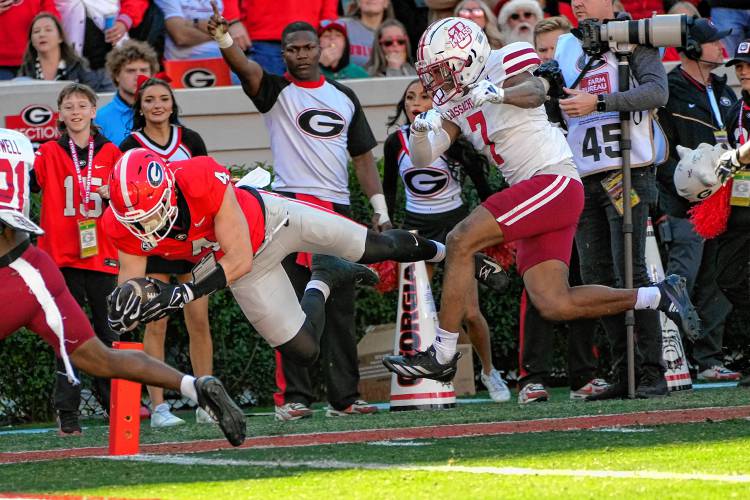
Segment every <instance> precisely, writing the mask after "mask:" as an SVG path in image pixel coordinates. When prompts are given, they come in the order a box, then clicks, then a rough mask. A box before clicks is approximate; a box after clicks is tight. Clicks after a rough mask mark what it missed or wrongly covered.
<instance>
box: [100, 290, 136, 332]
mask: <svg viewBox="0 0 750 500" xmlns="http://www.w3.org/2000/svg"><path fill="white" fill-rule="evenodd" d="M140 316H141V297H140V295H138V294H137V293H136V290H135V288H133V287H132V286H131V285H129V284H127V283H125V284H123V285H122V286H118V287H117V288H115V289H114V290H113V291H112V293H110V294H109V296H108V297H107V323H108V324H109V327H110V328H112V330H114V331H116V332H119V333H125V332H129V331H130V330H133V329H134V328H136V327H137V326H138V324H139V322H140Z"/></svg>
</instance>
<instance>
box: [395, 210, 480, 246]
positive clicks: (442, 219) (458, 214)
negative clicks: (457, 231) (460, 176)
mask: <svg viewBox="0 0 750 500" xmlns="http://www.w3.org/2000/svg"><path fill="white" fill-rule="evenodd" d="M467 215H469V209H468V208H466V205H461V206H460V207H458V208H454V209H453V210H450V211H448V212H441V213H433V214H418V213H415V212H409V211H407V212H406V217H405V218H404V229H416V230H417V231H419V235H420V236H423V237H425V238H427V239H430V240H435V241H439V242H440V243H445V238H446V237H447V236H448V233H449V232H450V230H451V229H453V227H454V226H455V225H456V224H458V223H459V222H461V221H462V220H464V219H465V218H466V216H467Z"/></svg>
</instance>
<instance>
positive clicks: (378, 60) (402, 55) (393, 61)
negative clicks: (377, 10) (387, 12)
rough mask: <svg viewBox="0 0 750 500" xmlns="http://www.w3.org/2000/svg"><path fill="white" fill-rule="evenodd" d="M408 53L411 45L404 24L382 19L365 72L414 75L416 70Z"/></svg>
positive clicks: (385, 74) (384, 74)
mask: <svg viewBox="0 0 750 500" xmlns="http://www.w3.org/2000/svg"><path fill="white" fill-rule="evenodd" d="M410 53H411V47H409V38H408V36H407V35H406V28H404V25H403V24H401V23H400V22H399V21H397V20H395V19H389V20H387V21H384V22H383V24H381V25H380V27H379V28H378V29H377V30H376V31H375V42H374V43H373V45H372V52H370V61H369V62H368V63H367V73H368V74H369V75H370V76H409V75H416V74H417V70H415V69H414V66H413V64H412V61H411V57H410V56H409V54H410Z"/></svg>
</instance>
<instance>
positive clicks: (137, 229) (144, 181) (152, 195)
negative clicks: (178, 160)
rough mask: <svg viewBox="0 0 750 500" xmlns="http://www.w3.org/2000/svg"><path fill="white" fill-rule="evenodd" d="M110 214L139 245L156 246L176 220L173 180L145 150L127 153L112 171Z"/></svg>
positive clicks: (154, 154)
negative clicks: (137, 240)
mask: <svg viewBox="0 0 750 500" xmlns="http://www.w3.org/2000/svg"><path fill="white" fill-rule="evenodd" d="M109 196H110V201H109V206H110V207H111V208H112V213H114V215H115V217H116V218H117V220H118V221H120V222H121V223H122V224H123V225H124V226H125V227H126V228H128V230H129V231H130V232H131V233H133V235H135V236H136V237H137V238H138V239H140V240H141V241H143V242H145V243H147V244H149V245H151V246H156V244H157V243H158V242H160V241H161V240H163V239H164V238H166V236H167V234H168V233H169V231H170V229H172V226H173V225H174V223H175V221H176V220H177V214H178V209H177V198H176V196H175V190H174V176H173V174H172V172H171V171H170V170H169V169H168V168H167V165H166V163H164V160H162V158H161V157H160V156H159V155H157V154H156V153H154V152H153V151H149V150H148V149H144V148H138V149H131V150H129V151H127V152H126V153H125V154H124V155H122V157H121V158H120V159H119V160H118V161H117V163H116V164H115V166H114V168H113V169H112V177H111V179H110V182H109Z"/></svg>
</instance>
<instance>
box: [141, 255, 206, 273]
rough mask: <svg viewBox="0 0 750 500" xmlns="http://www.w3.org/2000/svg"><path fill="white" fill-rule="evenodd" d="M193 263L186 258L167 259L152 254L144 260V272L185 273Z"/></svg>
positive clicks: (191, 267)
mask: <svg viewBox="0 0 750 500" xmlns="http://www.w3.org/2000/svg"><path fill="white" fill-rule="evenodd" d="M194 265H195V264H193V263H192V262H190V261H187V260H167V259H165V258H163V257H159V256H156V255H154V256H151V257H149V258H148V261H147V262H146V274H187V273H189V272H190V271H191V270H192V269H193V266H194Z"/></svg>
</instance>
